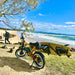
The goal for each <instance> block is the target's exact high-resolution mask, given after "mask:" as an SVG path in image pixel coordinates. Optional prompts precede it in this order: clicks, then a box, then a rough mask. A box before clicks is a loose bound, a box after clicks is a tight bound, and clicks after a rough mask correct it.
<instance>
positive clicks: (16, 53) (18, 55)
mask: <svg viewBox="0 0 75 75" xmlns="http://www.w3.org/2000/svg"><path fill="white" fill-rule="evenodd" d="M20 50H21V49H17V50H16V51H15V55H16V57H24V56H25V55H26V52H25V54H24V55H20V54H18V51H20ZM23 51H25V50H23Z"/></svg>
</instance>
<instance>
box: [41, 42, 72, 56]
mask: <svg viewBox="0 0 75 75" xmlns="http://www.w3.org/2000/svg"><path fill="white" fill-rule="evenodd" d="M40 44H41V45H42V46H48V47H47V49H46V48H45V49H43V51H44V52H46V51H47V52H46V53H48V54H52V55H59V56H61V55H67V56H68V57H70V56H71V53H70V48H69V47H67V46H63V45H60V44H56V43H50V42H41V43H40Z"/></svg>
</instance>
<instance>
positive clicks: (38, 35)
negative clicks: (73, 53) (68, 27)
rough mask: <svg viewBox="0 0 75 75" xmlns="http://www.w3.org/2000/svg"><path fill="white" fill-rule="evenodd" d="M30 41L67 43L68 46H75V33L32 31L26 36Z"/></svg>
mask: <svg viewBox="0 0 75 75" xmlns="http://www.w3.org/2000/svg"><path fill="white" fill-rule="evenodd" d="M29 37H30V38H31V39H30V40H32V41H34V40H35V41H40V42H53V43H58V44H62V45H65V44H69V46H73V47H75V35H71V34H59V33H46V32H34V33H32V35H30V36H28V38H29Z"/></svg>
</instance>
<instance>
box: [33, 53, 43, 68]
mask: <svg viewBox="0 0 75 75" xmlns="http://www.w3.org/2000/svg"><path fill="white" fill-rule="evenodd" d="M35 57H36V58H35V60H34V61H35V63H36V66H37V67H39V68H41V67H43V59H42V57H41V56H40V55H39V54H35Z"/></svg>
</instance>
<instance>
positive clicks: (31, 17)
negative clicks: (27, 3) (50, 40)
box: [3, 0, 75, 34]
mask: <svg viewBox="0 0 75 75" xmlns="http://www.w3.org/2000/svg"><path fill="white" fill-rule="evenodd" d="M22 18H26V19H27V20H28V21H31V22H33V24H34V27H35V30H36V31H43V32H54V33H64V34H75V0H45V1H44V2H42V3H41V4H40V5H39V6H38V7H37V9H36V10H31V11H30V12H29V13H27V15H21V16H20V17H19V18H18V17H16V19H17V21H16V22H17V25H18V24H19V21H20V20H21V19H22ZM18 19H19V20H18ZM14 23H15V22H14ZM3 27H4V25H3Z"/></svg>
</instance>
